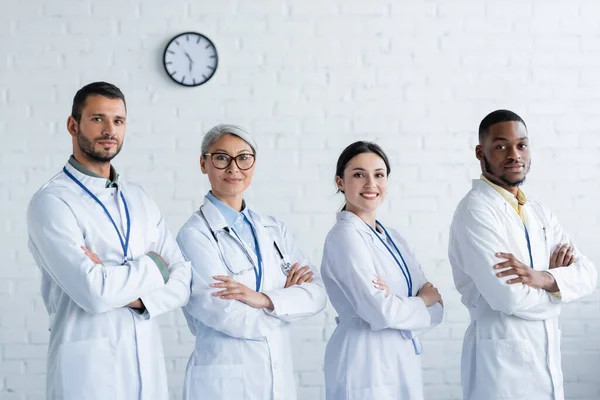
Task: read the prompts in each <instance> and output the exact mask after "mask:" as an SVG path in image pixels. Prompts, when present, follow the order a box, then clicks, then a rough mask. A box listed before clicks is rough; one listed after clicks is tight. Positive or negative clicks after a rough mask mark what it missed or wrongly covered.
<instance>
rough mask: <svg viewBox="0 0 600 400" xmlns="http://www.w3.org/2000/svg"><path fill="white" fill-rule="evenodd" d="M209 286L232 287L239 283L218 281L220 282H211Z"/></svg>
mask: <svg viewBox="0 0 600 400" xmlns="http://www.w3.org/2000/svg"><path fill="white" fill-rule="evenodd" d="M208 286H210V287H213V288H230V287H236V286H237V283H236V282H218V283H211V284H210V285H208Z"/></svg>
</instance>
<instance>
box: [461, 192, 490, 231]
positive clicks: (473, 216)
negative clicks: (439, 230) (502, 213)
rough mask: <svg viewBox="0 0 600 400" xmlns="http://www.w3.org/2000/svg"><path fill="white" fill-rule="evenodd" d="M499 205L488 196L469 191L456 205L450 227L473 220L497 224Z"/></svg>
mask: <svg viewBox="0 0 600 400" xmlns="http://www.w3.org/2000/svg"><path fill="white" fill-rule="evenodd" d="M499 204H500V203H499V202H496V201H494V200H492V199H490V198H489V197H488V196H484V195H483V194H482V193H480V192H479V191H476V190H470V191H469V193H467V195H466V196H465V197H463V198H462V200H461V201H460V202H459V203H458V206H457V207H456V211H455V212H454V217H453V219H452V225H453V226H455V225H456V224H460V223H464V222H468V221H475V220H488V221H490V222H492V221H496V222H497V221H499V218H498V210H499Z"/></svg>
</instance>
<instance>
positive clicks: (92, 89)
mask: <svg viewBox="0 0 600 400" xmlns="http://www.w3.org/2000/svg"><path fill="white" fill-rule="evenodd" d="M89 96H102V97H106V98H109V99H121V100H123V105H125V110H127V103H126V102H125V95H124V94H123V92H121V89H119V88H118V87H116V86H115V85H113V84H112V83H107V82H92V83H89V84H87V85H85V86H84V87H82V88H81V89H79V90H78V91H77V93H75V97H73V108H72V109H71V116H72V117H73V118H74V119H75V121H77V122H79V121H80V120H81V112H82V111H83V108H84V107H85V102H86V100H87V98H88V97H89Z"/></svg>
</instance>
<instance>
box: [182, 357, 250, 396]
mask: <svg viewBox="0 0 600 400" xmlns="http://www.w3.org/2000/svg"><path fill="white" fill-rule="evenodd" d="M190 379H191V382H190V386H189V388H190V393H189V396H188V399H189V400H196V399H198V400H200V399H202V400H203V399H244V398H245V397H244V373H243V369H242V364H229V365H194V366H193V367H192V373H191V377H190Z"/></svg>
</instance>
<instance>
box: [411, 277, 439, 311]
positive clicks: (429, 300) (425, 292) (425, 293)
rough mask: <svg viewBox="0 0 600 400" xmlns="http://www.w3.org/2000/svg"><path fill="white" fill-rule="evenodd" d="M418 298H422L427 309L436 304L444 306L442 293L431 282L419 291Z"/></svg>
mask: <svg viewBox="0 0 600 400" xmlns="http://www.w3.org/2000/svg"><path fill="white" fill-rule="evenodd" d="M417 297H419V298H421V300H423V301H424V302H425V305H426V306H427V307H430V306H432V305H434V304H435V303H440V304H441V305H442V306H443V305H444V301H443V300H442V296H441V295H440V292H439V291H438V290H437V288H436V287H435V286H433V284H432V283H431V282H425V284H424V285H423V286H422V287H421V289H419V292H418V293H417Z"/></svg>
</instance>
